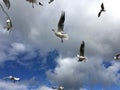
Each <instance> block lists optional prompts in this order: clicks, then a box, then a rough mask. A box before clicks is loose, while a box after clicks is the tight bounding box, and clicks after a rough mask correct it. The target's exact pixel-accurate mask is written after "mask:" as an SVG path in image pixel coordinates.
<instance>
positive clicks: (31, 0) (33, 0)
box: [26, 0, 43, 8]
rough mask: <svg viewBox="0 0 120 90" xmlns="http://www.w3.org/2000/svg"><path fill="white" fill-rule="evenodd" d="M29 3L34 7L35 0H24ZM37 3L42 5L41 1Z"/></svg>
mask: <svg viewBox="0 0 120 90" xmlns="http://www.w3.org/2000/svg"><path fill="white" fill-rule="evenodd" d="M26 1H28V2H30V3H32V7H33V8H34V4H37V0H26ZM39 5H41V6H43V4H42V3H41V2H39Z"/></svg>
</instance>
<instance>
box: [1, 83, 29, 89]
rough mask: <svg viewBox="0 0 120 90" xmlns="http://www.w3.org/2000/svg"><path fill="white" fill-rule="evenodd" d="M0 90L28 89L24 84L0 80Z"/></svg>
mask: <svg viewBox="0 0 120 90" xmlns="http://www.w3.org/2000/svg"><path fill="white" fill-rule="evenodd" d="M0 90H28V89H27V87H26V86H25V85H19V84H14V83H10V82H3V81H0Z"/></svg>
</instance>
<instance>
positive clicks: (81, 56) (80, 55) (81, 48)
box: [77, 41, 87, 62]
mask: <svg viewBox="0 0 120 90" xmlns="http://www.w3.org/2000/svg"><path fill="white" fill-rule="evenodd" d="M84 47H85V43H84V41H82V44H81V46H80V54H77V57H78V59H79V60H78V61H79V62H81V61H87V57H85V56H84Z"/></svg>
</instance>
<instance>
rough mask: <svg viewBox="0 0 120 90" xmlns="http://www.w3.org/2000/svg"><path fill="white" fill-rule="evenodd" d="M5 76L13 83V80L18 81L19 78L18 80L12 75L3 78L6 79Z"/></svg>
mask: <svg viewBox="0 0 120 90" xmlns="http://www.w3.org/2000/svg"><path fill="white" fill-rule="evenodd" d="M6 78H8V79H10V80H11V81H13V82H14V83H15V81H19V80H20V78H17V77H13V76H8V77H5V78H4V79H6Z"/></svg>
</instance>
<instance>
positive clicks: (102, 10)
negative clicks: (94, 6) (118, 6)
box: [98, 3, 105, 17]
mask: <svg viewBox="0 0 120 90" xmlns="http://www.w3.org/2000/svg"><path fill="white" fill-rule="evenodd" d="M102 12H105V9H104V4H103V3H102V4H101V10H100V12H99V13H98V17H100V15H101V13H102Z"/></svg>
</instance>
